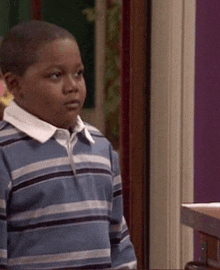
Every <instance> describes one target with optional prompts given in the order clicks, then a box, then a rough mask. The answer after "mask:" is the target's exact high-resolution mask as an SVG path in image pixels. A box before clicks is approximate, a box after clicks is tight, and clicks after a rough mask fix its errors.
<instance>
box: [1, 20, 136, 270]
mask: <svg viewBox="0 0 220 270" xmlns="http://www.w3.org/2000/svg"><path fill="white" fill-rule="evenodd" d="M0 57H1V63H0V64H1V70H2V73H3V75H4V80H5V82H6V84H7V87H8V89H9V90H10V92H11V93H12V94H13V96H14V101H12V102H11V104H10V105H9V106H8V107H7V108H6V109H5V112H4V120H3V121H2V122H1V124H0V155H1V158H0V172H1V174H0V265H1V266H0V269H13V270H17V269H103V268H104V269H136V258H135V254H134V250H133V246H132V244H131V242H130V239H129V234H128V230H127V226H126V222H125V220H124V218H123V214H122V212H123V209H122V192H121V179H120V172H119V165H118V157H117V154H116V152H114V151H113V150H112V146H111V144H110V143H109V142H108V141H107V140H106V139H105V138H104V137H103V136H102V134H101V133H100V132H99V131H98V130H97V129H95V128H94V127H92V126H90V125H88V124H85V123H84V122H82V120H81V119H80V117H79V114H80V111H81V109H82V106H83V103H84V99H85V96H86V86H85V81H84V77H83V73H84V65H83V62H82V59H81V54H80V50H79V47H78V45H77V42H76V40H75V38H74V37H73V36H72V35H71V34H70V33H69V32H68V31H66V30H65V29H63V28H61V27H58V26H56V25H53V24H49V23H46V22H40V21H31V22H27V23H22V24H20V25H17V26H15V27H13V28H12V29H11V30H10V31H9V33H8V35H7V36H6V37H5V39H4V40H3V42H2V46H1V50H0Z"/></svg>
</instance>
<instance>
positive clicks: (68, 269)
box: [41, 264, 111, 270]
mask: <svg viewBox="0 0 220 270" xmlns="http://www.w3.org/2000/svg"><path fill="white" fill-rule="evenodd" d="M110 268H111V264H96V265H83V266H81V267H63V268H54V267H53V269H54V270H86V269H88V270H92V269H110ZM41 269H42V268H41ZM43 269H45V270H46V268H43ZM47 269H48V270H51V268H47Z"/></svg>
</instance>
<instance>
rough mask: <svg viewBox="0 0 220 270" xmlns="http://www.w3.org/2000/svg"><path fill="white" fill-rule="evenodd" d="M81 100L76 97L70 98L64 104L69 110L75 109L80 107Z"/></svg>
mask: <svg viewBox="0 0 220 270" xmlns="http://www.w3.org/2000/svg"><path fill="white" fill-rule="evenodd" d="M80 104H81V103H80V101H79V100H77V99H75V100H70V101H67V102H65V103H64V106H65V107H66V108H67V109H69V110H75V109H78V108H79V107H80Z"/></svg>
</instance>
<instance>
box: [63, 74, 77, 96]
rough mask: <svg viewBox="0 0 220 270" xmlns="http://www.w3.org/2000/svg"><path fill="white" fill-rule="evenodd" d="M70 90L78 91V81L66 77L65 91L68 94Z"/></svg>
mask: <svg viewBox="0 0 220 270" xmlns="http://www.w3.org/2000/svg"><path fill="white" fill-rule="evenodd" d="M70 92H78V86H77V83H76V82H75V80H74V79H73V78H68V79H66V80H65V82H64V85H63V93H64V94H68V93H70Z"/></svg>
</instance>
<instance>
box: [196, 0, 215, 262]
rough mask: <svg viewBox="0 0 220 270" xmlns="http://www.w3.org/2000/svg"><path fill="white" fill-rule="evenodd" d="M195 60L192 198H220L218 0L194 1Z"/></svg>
mask: <svg viewBox="0 0 220 270" xmlns="http://www.w3.org/2000/svg"><path fill="white" fill-rule="evenodd" d="M195 63H196V69H195V182H194V187H195V193H194V196H195V202H211V201H220V1H219V0H199V1H197V11H196V62H195ZM198 240H199V239H198V236H196V238H195V258H196V259H198V257H199V241H198Z"/></svg>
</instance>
